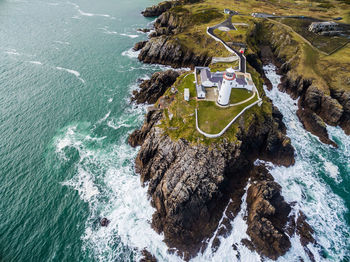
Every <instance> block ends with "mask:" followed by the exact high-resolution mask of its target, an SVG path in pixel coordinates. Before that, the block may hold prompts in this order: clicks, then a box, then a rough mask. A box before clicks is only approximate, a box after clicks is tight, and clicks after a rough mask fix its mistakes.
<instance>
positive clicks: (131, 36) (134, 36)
mask: <svg viewBox="0 0 350 262" xmlns="http://www.w3.org/2000/svg"><path fill="white" fill-rule="evenodd" d="M120 35H122V36H127V37H130V38H137V37H139V35H130V34H124V33H122V34H120Z"/></svg>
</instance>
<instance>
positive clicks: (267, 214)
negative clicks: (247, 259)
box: [242, 165, 315, 260]
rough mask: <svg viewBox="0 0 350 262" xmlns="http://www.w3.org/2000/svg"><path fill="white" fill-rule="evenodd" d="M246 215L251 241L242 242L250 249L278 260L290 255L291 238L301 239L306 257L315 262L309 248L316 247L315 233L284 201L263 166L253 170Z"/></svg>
mask: <svg viewBox="0 0 350 262" xmlns="http://www.w3.org/2000/svg"><path fill="white" fill-rule="evenodd" d="M292 204H293V203H292ZM247 211H248V217H247V225H248V230H247V234H248V235H249V236H250V240H248V239H244V240H243V241H242V242H243V244H244V245H246V246H247V247H248V248H249V249H251V250H256V251H257V252H258V253H259V254H261V255H263V256H265V257H268V258H270V259H273V260H275V259H277V258H278V257H280V256H282V255H284V254H285V253H286V252H287V251H288V249H289V248H290V246H291V242H290V238H291V237H293V236H294V235H298V236H299V238H300V240H301V244H302V246H303V247H304V249H305V251H306V253H307V254H308V255H309V257H310V259H311V260H313V255H312V253H311V252H310V250H309V249H308V247H307V245H308V244H309V243H311V244H315V240H314V238H313V236H312V234H313V233H314V231H313V230H312V228H311V227H310V225H309V224H308V223H307V221H306V216H305V215H304V214H303V213H302V212H299V213H298V214H295V212H294V210H292V208H291V204H289V203H287V202H286V201H285V200H284V198H283V197H282V195H281V187H280V186H279V185H278V184H277V183H276V182H275V181H274V179H273V177H272V176H271V174H270V173H269V172H268V170H267V169H266V167H265V166H263V165H260V166H254V168H252V170H251V172H250V186H249V188H248V191H247Z"/></svg>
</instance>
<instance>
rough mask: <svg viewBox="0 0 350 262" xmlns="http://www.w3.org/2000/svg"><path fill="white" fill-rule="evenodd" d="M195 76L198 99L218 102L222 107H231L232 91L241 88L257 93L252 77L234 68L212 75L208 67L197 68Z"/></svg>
mask: <svg viewBox="0 0 350 262" xmlns="http://www.w3.org/2000/svg"><path fill="white" fill-rule="evenodd" d="M194 75H195V80H196V90H197V99H204V100H209V101H217V103H218V104H219V105H221V106H227V105H229V103H230V96H231V91H232V89H237V88H241V89H246V90H248V91H251V92H256V88H255V85H254V82H253V80H252V77H251V75H250V74H249V73H242V72H240V71H238V70H234V69H233V68H228V69H226V71H224V72H219V71H218V72H215V73H212V72H211V71H210V69H209V68H208V67H196V68H195V70H194ZM233 92H234V91H233ZM213 94H214V97H215V98H214V97H213Z"/></svg>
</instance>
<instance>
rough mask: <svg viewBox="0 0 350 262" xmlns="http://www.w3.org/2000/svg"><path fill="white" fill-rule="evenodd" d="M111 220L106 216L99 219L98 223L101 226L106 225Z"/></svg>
mask: <svg viewBox="0 0 350 262" xmlns="http://www.w3.org/2000/svg"><path fill="white" fill-rule="evenodd" d="M110 222H111V221H109V220H108V219H107V218H106V217H104V218H102V219H101V221H100V225H101V226H102V227H107V226H108V225H109V223H110Z"/></svg>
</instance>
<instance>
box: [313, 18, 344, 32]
mask: <svg viewBox="0 0 350 262" xmlns="http://www.w3.org/2000/svg"><path fill="white" fill-rule="evenodd" d="M338 29H339V24H337V23H336V22H333V21H328V22H313V23H311V25H310V26H309V31H311V32H315V33H317V32H322V31H335V30H338Z"/></svg>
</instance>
